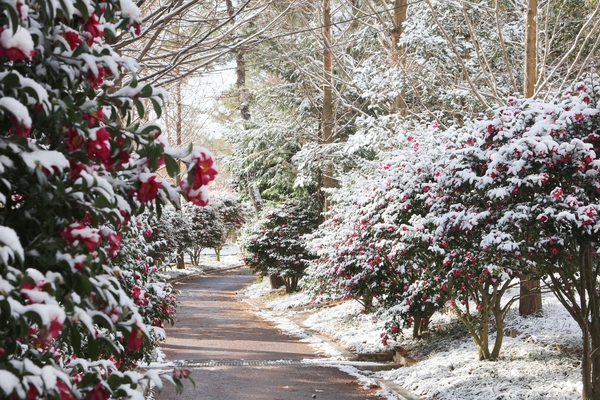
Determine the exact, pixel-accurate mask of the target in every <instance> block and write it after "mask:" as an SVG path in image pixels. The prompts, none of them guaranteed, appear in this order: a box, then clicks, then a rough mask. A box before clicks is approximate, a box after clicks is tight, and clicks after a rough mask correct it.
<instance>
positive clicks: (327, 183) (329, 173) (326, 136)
mask: <svg viewBox="0 0 600 400" xmlns="http://www.w3.org/2000/svg"><path fill="white" fill-rule="evenodd" d="M331 41H332V39H331V6H330V3H329V0H323V79H324V83H323V115H322V117H321V129H322V131H321V141H322V143H323V144H324V145H327V144H330V143H332V142H333V87H332V74H333V64H332V55H331ZM334 185H335V180H334V179H333V166H332V165H331V163H330V162H328V163H327V166H326V167H325V168H324V169H323V172H322V174H321V187H322V189H329V188H332V187H334ZM329 209H330V205H329V195H328V194H327V193H324V202H323V212H327V211H328V210H329Z"/></svg>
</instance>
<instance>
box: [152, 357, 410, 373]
mask: <svg viewBox="0 0 600 400" xmlns="http://www.w3.org/2000/svg"><path fill="white" fill-rule="evenodd" d="M277 365H317V366H323V367H325V366H329V367H339V366H340V365H346V366H352V367H355V368H358V369H376V370H379V369H391V368H398V365H397V364H395V363H390V364H385V363H378V362H368V361H342V360H323V359H305V360H301V361H296V360H277V361H272V360H211V361H187V360H178V361H170V362H167V363H151V364H149V365H144V366H142V368H144V369H156V368H159V369H167V368H173V367H180V368H205V367H268V366H277Z"/></svg>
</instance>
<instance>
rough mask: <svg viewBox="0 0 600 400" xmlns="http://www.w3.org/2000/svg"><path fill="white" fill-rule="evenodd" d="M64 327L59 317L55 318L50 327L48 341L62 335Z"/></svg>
mask: <svg viewBox="0 0 600 400" xmlns="http://www.w3.org/2000/svg"><path fill="white" fill-rule="evenodd" d="M62 327H63V321H62V320H61V319H60V318H59V317H54V318H53V319H52V321H50V326H49V327H48V340H52V339H54V338H56V337H57V336H58V335H59V334H60V331H61V330H62Z"/></svg>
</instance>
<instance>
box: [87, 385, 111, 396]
mask: <svg viewBox="0 0 600 400" xmlns="http://www.w3.org/2000/svg"><path fill="white" fill-rule="evenodd" d="M109 398H110V392H109V391H108V390H107V389H106V388H105V387H104V385H103V384H102V382H98V383H97V384H96V386H94V388H93V389H92V390H91V391H90V392H89V393H88V394H87V396H85V400H108V399H109Z"/></svg>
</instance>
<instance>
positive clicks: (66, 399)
mask: <svg viewBox="0 0 600 400" xmlns="http://www.w3.org/2000/svg"><path fill="white" fill-rule="evenodd" d="M56 391H57V392H58V394H59V396H60V400H75V397H73V394H72V393H71V391H70V390H69V387H68V386H67V384H66V383H65V382H63V381H61V380H60V379H59V380H57V381H56Z"/></svg>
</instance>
